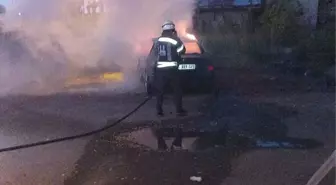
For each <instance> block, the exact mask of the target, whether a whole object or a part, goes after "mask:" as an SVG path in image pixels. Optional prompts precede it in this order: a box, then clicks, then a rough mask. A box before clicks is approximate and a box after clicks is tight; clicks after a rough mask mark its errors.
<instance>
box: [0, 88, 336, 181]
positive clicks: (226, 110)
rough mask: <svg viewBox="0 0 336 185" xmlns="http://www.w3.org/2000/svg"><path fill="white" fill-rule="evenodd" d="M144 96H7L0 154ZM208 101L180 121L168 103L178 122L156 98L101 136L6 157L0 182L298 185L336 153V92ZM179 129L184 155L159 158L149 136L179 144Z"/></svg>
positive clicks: (97, 122) (113, 114)
mask: <svg viewBox="0 0 336 185" xmlns="http://www.w3.org/2000/svg"><path fill="white" fill-rule="evenodd" d="M144 98H145V96H144V95H143V94H142V93H141V92H134V91H133V92H132V93H130V92H129V93H125V92H123V93H116V92H114V93H113V92H108V91H104V92H99V91H89V92H85V93H83V92H80V91H77V92H63V93H60V94H52V95H45V96H41V95H40V96H32V95H30V96H23V95H21V96H9V97H3V98H1V106H0V122H1V124H0V147H1V148H2V147H8V146H12V145H16V144H24V143H30V142H35V141H39V140H48V139H53V138H58V137H63V136H69V135H73V134H78V133H82V132H86V131H90V130H92V129H96V128H99V127H101V126H104V125H106V124H108V123H112V122H113V121H114V120H116V119H117V118H119V117H121V116H123V115H124V114H125V113H126V112H128V111H130V110H132V109H133V108H134V107H135V106H136V105H137V104H139V103H140V102H141V101H143V100H144ZM210 100H211V99H209V97H207V96H190V97H187V98H185V107H186V109H188V110H189V112H190V113H191V116H190V117H187V118H183V119H176V118H175V116H174V110H173V104H172V102H171V101H169V99H168V100H167V104H166V108H165V111H166V112H167V113H170V112H172V115H168V116H167V118H165V119H164V120H160V119H158V118H157V117H156V116H155V114H154V113H155V112H154V101H153V100H152V101H150V102H149V103H148V104H146V105H145V106H144V107H143V108H142V109H141V110H140V111H139V112H137V113H135V114H134V115H133V116H132V117H130V118H129V119H127V120H126V121H125V122H123V124H122V125H121V127H117V128H115V129H111V130H109V131H107V132H104V133H102V134H101V135H99V136H93V137H87V138H84V139H79V140H75V141H69V142H64V143H58V144H53V145H47V146H42V147H36V148H31V149H25V150H19V151H15V152H8V153H3V154H0V184H6V185H9V184H12V185H37V184H41V185H49V184H50V185H54V184H55V185H58V184H69V185H76V184H80V185H82V184H102V185H105V184H106V185H107V184H146V185H151V184H153V185H154V184H195V182H193V181H191V180H190V179H189V178H190V176H200V177H202V178H203V180H202V182H201V184H219V185H226V184H230V185H231V184H275V185H277V184H279V185H280V184H294V185H296V184H298V185H299V184H305V183H306V182H307V181H308V179H309V178H310V176H312V175H313V173H314V172H315V171H316V170H317V169H318V168H319V166H320V165H321V164H322V163H323V161H324V160H325V159H326V158H327V157H328V156H329V155H330V154H331V153H332V151H333V150H334V149H335V140H334V137H335V124H334V121H335V117H334V102H335V100H334V94H333V93H325V92H299V93H284V94H278V93H277V94H274V95H272V94H270V93H268V94H267V95H260V94H259V95H253V96H251V95H237V94H233V93H232V94H230V93H223V94H221V95H220V97H219V98H218V99H217V100H216V101H210ZM199 112H202V113H203V114H202V115H199V114H198V113H199ZM160 125H161V126H160ZM158 126H159V127H158ZM177 126H179V127H178V128H182V132H183V134H182V135H183V141H182V143H183V146H184V147H185V149H186V150H183V151H158V146H157V140H156V139H157V137H156V136H157V135H155V134H154V135H153V134H152V133H153V132H151V131H150V130H153V129H154V130H155V129H158V130H160V129H163V136H164V137H168V138H173V136H175V135H174V134H175V132H174V131H172V132H171V131H170V129H171V128H176V127H177ZM139 133H140V134H139ZM170 143H171V139H170V141H167V144H170Z"/></svg>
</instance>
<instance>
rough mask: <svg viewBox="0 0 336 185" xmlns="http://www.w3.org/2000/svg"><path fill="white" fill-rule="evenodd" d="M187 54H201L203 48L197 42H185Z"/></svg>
mask: <svg viewBox="0 0 336 185" xmlns="http://www.w3.org/2000/svg"><path fill="white" fill-rule="evenodd" d="M184 46H185V47H186V54H201V53H202V52H201V48H200V47H199V45H198V43H197V42H185V43H184Z"/></svg>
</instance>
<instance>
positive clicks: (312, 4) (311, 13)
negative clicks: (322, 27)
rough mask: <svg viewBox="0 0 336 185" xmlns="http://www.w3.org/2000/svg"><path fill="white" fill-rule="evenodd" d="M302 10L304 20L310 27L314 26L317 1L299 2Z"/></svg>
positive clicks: (302, 0) (306, 0)
mask: <svg viewBox="0 0 336 185" xmlns="http://www.w3.org/2000/svg"><path fill="white" fill-rule="evenodd" d="M299 1H300V3H301V4H302V6H303V8H304V19H305V21H306V22H307V23H309V24H311V25H312V26H316V23H317V15H318V3H319V0H299Z"/></svg>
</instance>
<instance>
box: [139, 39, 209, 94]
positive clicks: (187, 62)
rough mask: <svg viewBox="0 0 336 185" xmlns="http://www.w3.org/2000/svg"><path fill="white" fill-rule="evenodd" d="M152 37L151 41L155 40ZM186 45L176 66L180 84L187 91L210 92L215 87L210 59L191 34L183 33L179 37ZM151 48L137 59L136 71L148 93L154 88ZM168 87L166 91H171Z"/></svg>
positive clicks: (153, 59) (153, 60) (153, 58)
mask: <svg viewBox="0 0 336 185" xmlns="http://www.w3.org/2000/svg"><path fill="white" fill-rule="evenodd" d="M155 40H156V39H153V40H152V42H155ZM181 40H182V41H183V42H184V45H185V47H186V53H185V54H184V55H183V56H182V61H181V63H180V64H179V66H178V69H179V72H180V73H181V82H182V83H181V84H182V86H183V89H184V90H185V91H187V92H204V93H210V92H213V90H214V89H215V73H214V70H215V69H214V66H213V64H212V62H211V60H210V59H209V58H208V57H207V56H206V54H205V51H204V49H203V48H202V46H201V45H200V44H199V42H198V41H197V39H196V37H195V36H194V35H192V34H188V33H187V34H185V35H184V37H182V38H181ZM153 56H154V53H153V48H151V49H150V51H149V53H148V55H147V56H142V57H140V58H139V60H138V68H137V70H138V73H139V74H140V81H141V82H142V83H143V84H144V87H145V90H146V92H147V93H148V94H152V93H153V91H154V90H155V88H154V86H153V81H154V79H153V76H152V74H153V71H152V70H153V69H152V64H153V63H154V62H155V57H153ZM171 89H172V88H169V89H168V91H171Z"/></svg>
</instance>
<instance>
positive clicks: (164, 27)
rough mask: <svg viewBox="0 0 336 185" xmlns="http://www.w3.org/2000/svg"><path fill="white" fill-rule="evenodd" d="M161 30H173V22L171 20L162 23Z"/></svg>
mask: <svg viewBox="0 0 336 185" xmlns="http://www.w3.org/2000/svg"><path fill="white" fill-rule="evenodd" d="M162 30H163V31H166V30H175V24H174V22H173V21H166V22H164V23H163V24H162Z"/></svg>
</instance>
